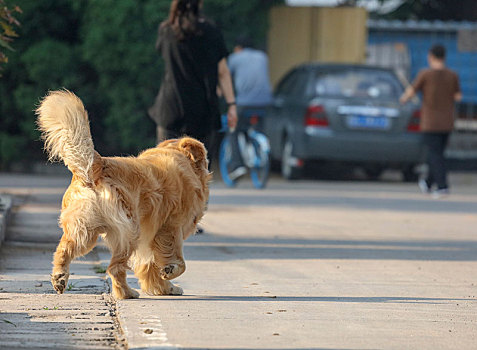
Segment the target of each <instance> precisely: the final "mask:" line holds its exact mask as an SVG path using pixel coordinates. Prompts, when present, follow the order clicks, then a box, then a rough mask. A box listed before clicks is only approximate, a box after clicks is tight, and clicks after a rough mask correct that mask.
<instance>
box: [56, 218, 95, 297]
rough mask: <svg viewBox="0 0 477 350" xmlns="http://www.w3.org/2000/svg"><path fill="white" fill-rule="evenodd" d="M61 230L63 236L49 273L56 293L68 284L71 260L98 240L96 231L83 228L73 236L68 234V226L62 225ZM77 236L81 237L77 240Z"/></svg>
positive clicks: (91, 247) (82, 253)
mask: <svg viewBox="0 0 477 350" xmlns="http://www.w3.org/2000/svg"><path fill="white" fill-rule="evenodd" d="M63 231H64V233H63V236H62V237H61V240H60V243H59V244H58V247H57V248H56V252H55V254H54V258H53V271H52V273H51V284H52V285H53V288H54V289H55V290H56V291H57V292H58V294H63V292H64V291H65V289H66V286H67V285H68V278H69V276H70V274H69V271H70V263H71V261H72V260H73V259H74V258H76V257H78V256H83V255H85V254H87V253H88V252H89V251H90V250H91V249H93V248H94V246H95V245H96V241H97V240H98V234H97V233H91V232H88V231H87V230H86V229H84V228H83V229H82V232H75V235H74V236H73V235H71V234H70V232H69V228H68V226H64V227H63ZM78 236H81V237H82V238H83V239H82V240H81V241H78V240H77V239H75V237H78Z"/></svg>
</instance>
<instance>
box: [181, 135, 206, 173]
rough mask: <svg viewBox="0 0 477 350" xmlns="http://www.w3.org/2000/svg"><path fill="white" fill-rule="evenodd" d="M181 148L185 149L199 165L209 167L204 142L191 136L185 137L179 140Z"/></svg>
mask: <svg viewBox="0 0 477 350" xmlns="http://www.w3.org/2000/svg"><path fill="white" fill-rule="evenodd" d="M178 146H179V149H183V150H184V151H185V153H186V154H187V157H189V159H190V160H191V161H193V162H194V163H195V164H197V165H202V164H201V163H202V162H203V163H204V164H203V166H205V167H207V150H206V149H205V147H204V144H203V143H202V142H200V141H198V140H196V139H193V138H191V137H184V138H182V139H180V140H179V145H178Z"/></svg>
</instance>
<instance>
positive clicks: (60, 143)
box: [36, 90, 95, 183]
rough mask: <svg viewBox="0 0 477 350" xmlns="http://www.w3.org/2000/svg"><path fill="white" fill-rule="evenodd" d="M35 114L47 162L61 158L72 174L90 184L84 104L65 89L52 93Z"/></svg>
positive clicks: (88, 134)
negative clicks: (47, 155)
mask: <svg viewBox="0 0 477 350" xmlns="http://www.w3.org/2000/svg"><path fill="white" fill-rule="evenodd" d="M36 114H37V116H38V118H37V123H38V126H39V128H40V130H41V132H42V138H43V139H44V141H45V149H46V150H47V152H48V154H49V158H50V160H51V161H54V160H56V159H62V160H63V162H64V163H65V165H66V166H67V167H68V168H69V169H70V171H71V172H72V173H73V174H75V175H76V176H78V177H79V178H80V179H82V180H83V181H85V182H86V183H92V182H93V170H92V167H93V163H94V161H95V151H94V145H93V140H92V138H91V132H90V128H89V121H88V113H87V112H86V110H85V108H84V105H83V102H81V100H80V99H79V98H78V97H77V96H76V95H75V94H73V93H72V92H70V91H68V90H59V91H51V92H50V93H49V94H48V95H47V96H46V97H45V98H44V99H43V100H42V102H41V104H40V106H39V107H38V108H37V109H36Z"/></svg>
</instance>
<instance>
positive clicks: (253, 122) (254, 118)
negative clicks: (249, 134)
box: [250, 114, 260, 126]
mask: <svg viewBox="0 0 477 350" xmlns="http://www.w3.org/2000/svg"><path fill="white" fill-rule="evenodd" d="M259 118H260V117H259V116H258V114H252V115H251V116H250V125H252V126H255V125H257V124H258V119H259Z"/></svg>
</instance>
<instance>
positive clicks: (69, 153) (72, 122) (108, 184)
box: [36, 90, 211, 299]
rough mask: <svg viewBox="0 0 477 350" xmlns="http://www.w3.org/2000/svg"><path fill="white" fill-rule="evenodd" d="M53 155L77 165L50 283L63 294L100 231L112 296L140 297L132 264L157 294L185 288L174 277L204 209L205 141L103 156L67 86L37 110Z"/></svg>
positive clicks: (62, 217) (186, 139) (206, 181)
mask: <svg viewBox="0 0 477 350" xmlns="http://www.w3.org/2000/svg"><path fill="white" fill-rule="evenodd" d="M36 114H37V116H38V119H37V123H38V125H39V128H40V130H41V131H42V136H43V139H44V140H45V148H46V150H47V151H48V153H49V156H50V160H53V159H58V158H59V159H62V160H63V162H64V163H65V165H66V166H67V167H68V169H69V170H70V171H71V172H72V174H73V178H72V180H71V184H70V185H69V187H68V189H67V190H66V192H65V194H64V196H63V201H62V209H61V215H60V219H59V224H60V227H61V228H62V229H63V236H62V237H61V241H60V243H59V244H58V247H57V249H56V252H55V254H54V259H53V272H52V275H51V283H52V284H53V288H54V289H55V290H56V291H57V292H58V293H59V294H62V293H63V292H64V291H65V289H66V286H67V285H68V277H69V265H70V263H71V261H72V260H73V259H74V258H76V257H79V256H82V255H85V254H86V253H88V252H89V251H90V250H91V249H93V248H94V246H95V245H96V242H97V240H98V237H99V236H101V237H102V238H103V240H104V241H105V242H106V244H107V245H108V247H109V249H110V251H111V255H112V257H111V261H110V264H109V267H108V269H107V273H108V275H109V276H110V277H111V281H112V286H113V295H114V297H116V298H118V299H126V298H137V297H138V296H139V293H138V292H137V291H135V290H133V289H131V288H130V287H129V286H128V284H127V281H126V271H127V269H128V268H131V269H133V270H134V274H135V275H136V277H137V278H138V279H139V282H140V285H141V289H142V290H143V291H144V292H146V293H148V294H151V295H165V294H172V295H180V294H182V288H180V287H178V286H176V285H174V284H172V283H171V282H170V280H172V279H173V278H176V277H178V276H179V275H181V274H182V273H183V272H184V271H185V262H184V256H183V252H182V246H183V241H184V240H185V239H186V238H187V237H189V236H190V235H192V234H193V233H194V232H195V230H196V226H197V223H198V222H199V220H200V219H201V218H202V216H203V215H204V211H205V209H206V205H207V201H208V197H209V182H210V179H211V175H210V173H209V171H208V160H207V151H206V149H205V147H204V145H203V144H202V143H201V142H199V141H197V140H195V139H193V138H189V137H183V138H180V139H174V140H167V141H164V142H162V143H160V144H159V145H158V146H157V147H155V148H151V149H148V150H146V151H144V152H142V153H141V154H140V155H139V156H138V157H102V156H100V155H99V153H98V152H96V151H95V150H94V146H93V140H92V138H91V133H90V128H89V121H88V114H87V112H86V110H85V108H84V106H83V103H82V102H81V100H80V99H79V98H78V97H77V96H76V95H74V94H73V93H71V92H69V91H67V90H61V91H53V92H50V93H49V94H48V95H47V96H46V97H45V98H44V99H43V101H42V102H41V104H40V106H39V107H38V109H37V110H36Z"/></svg>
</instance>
